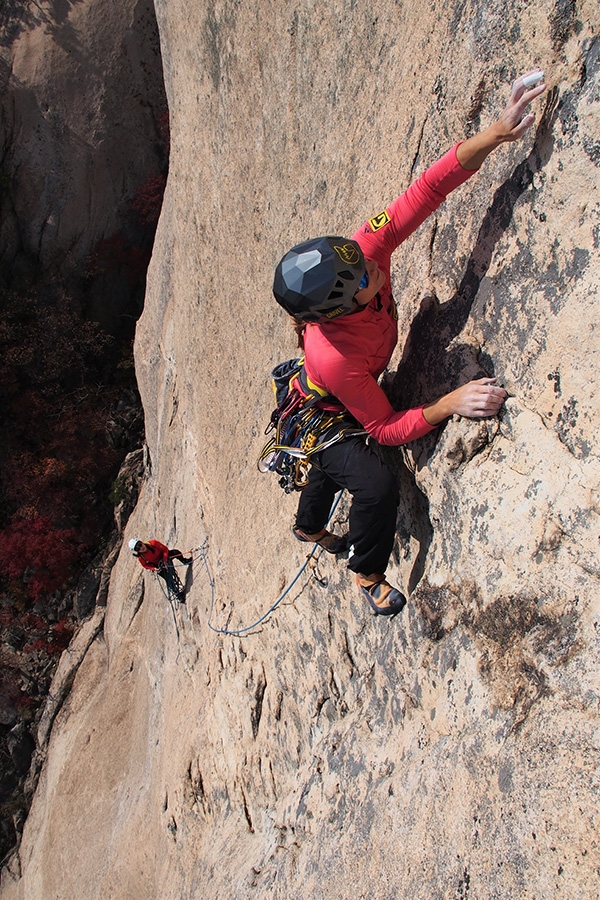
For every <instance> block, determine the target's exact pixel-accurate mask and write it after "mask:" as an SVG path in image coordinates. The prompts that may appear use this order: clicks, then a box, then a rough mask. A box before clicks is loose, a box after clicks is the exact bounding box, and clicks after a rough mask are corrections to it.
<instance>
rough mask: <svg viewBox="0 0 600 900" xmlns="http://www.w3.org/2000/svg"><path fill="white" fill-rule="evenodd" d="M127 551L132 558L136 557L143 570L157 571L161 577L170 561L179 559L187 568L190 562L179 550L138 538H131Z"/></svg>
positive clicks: (158, 542)
mask: <svg viewBox="0 0 600 900" xmlns="http://www.w3.org/2000/svg"><path fill="white" fill-rule="evenodd" d="M129 549H130V550H131V552H132V553H133V555H134V556H137V558H138V560H139V562H140V565H142V566H143V567H144V569H150V570H151V571H152V572H156V571H157V572H158V574H159V575H162V573H163V570H164V569H165V568H166V566H167V564H168V563H169V562H170V560H172V559H179V560H181V562H182V563H183V565H186V566H189V564H190V563H191V562H192V559H191V557H190V558H186V557H185V556H184V555H183V553H182V552H181V550H169V548H168V547H167V546H166V545H165V544H161V542H160V541H155V540H152V541H140V540H139V538H131V540H130V541H129ZM163 577H164V575H163Z"/></svg>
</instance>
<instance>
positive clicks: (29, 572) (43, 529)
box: [0, 515, 84, 602]
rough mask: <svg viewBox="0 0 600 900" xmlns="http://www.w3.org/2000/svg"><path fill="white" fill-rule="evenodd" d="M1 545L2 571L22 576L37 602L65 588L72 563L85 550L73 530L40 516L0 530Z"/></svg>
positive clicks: (20, 577) (14, 577) (18, 520)
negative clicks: (58, 526) (57, 525)
mask: <svg viewBox="0 0 600 900" xmlns="http://www.w3.org/2000/svg"><path fill="white" fill-rule="evenodd" d="M0 546H1V547H2V563H1V566H2V570H3V572H2V574H4V575H6V576H7V577H8V578H9V579H23V581H24V582H25V584H26V589H27V593H28V594H29V596H30V598H31V599H32V600H33V601H34V602H35V601H36V600H41V599H42V597H44V596H45V595H47V594H51V593H52V592H53V591H55V590H57V589H58V588H61V587H63V585H64V584H65V583H66V582H67V581H68V580H69V577H70V575H71V565H72V563H73V562H75V560H76V559H77V558H78V557H79V556H80V555H81V553H82V552H83V550H84V548H83V547H82V546H81V545H80V544H79V542H78V541H77V540H76V535H75V532H74V531H73V530H72V529H69V528H62V529H58V528H56V527H55V526H54V525H53V523H52V521H51V520H50V519H48V518H46V517H44V516H38V515H36V516H35V517H34V518H33V519H31V520H28V519H21V518H15V519H14V520H13V521H12V522H11V524H10V525H9V526H8V528H5V529H4V530H3V531H1V532H0Z"/></svg>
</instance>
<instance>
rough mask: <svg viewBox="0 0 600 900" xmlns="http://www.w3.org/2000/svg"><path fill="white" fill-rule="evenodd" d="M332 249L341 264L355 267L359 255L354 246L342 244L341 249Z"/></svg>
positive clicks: (336, 247)
mask: <svg viewBox="0 0 600 900" xmlns="http://www.w3.org/2000/svg"><path fill="white" fill-rule="evenodd" d="M333 249H334V250H335V252H336V253H337V255H338V256H339V258H340V259H341V260H342V262H343V263H346V265H348V266H355V265H356V264H357V263H358V262H360V253H359V252H358V250H357V249H356V247H355V246H354V244H342V246H341V247H338V246H335V247H334V248H333Z"/></svg>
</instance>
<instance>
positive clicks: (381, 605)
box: [356, 574, 406, 616]
mask: <svg viewBox="0 0 600 900" xmlns="http://www.w3.org/2000/svg"><path fill="white" fill-rule="evenodd" d="M356 583H357V585H358V586H359V588H360V591H361V594H363V596H364V597H365V598H366V599H367V600H368V601H369V603H370V604H371V608H372V609H373V612H374V613H375V615H377V616H395V615H396V613H399V612H401V611H402V610H403V609H404V607H405V606H406V597H405V596H404V594H401V593H400V591H398V590H397V589H396V588H395V587H392V586H391V584H388V583H387V581H386V580H385V575H377V574H373V575H360V574H358V575H357V576H356Z"/></svg>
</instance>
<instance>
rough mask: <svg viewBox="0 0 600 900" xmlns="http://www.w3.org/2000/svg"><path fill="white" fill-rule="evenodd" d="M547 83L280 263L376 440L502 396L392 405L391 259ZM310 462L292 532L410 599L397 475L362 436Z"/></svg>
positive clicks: (408, 437)
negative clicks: (352, 222)
mask: <svg viewBox="0 0 600 900" xmlns="http://www.w3.org/2000/svg"><path fill="white" fill-rule="evenodd" d="M540 82H542V83H540ZM545 89H546V86H545V84H543V73H541V72H539V71H537V70H536V71H532V72H529V73H527V74H526V75H522V76H520V77H519V78H517V80H516V81H515V82H514V84H513V87H512V92H511V95H510V99H509V101H508V104H507V106H506V109H505V110H504V112H503V113H502V115H501V116H500V118H499V119H498V121H497V122H495V123H494V124H493V125H490V126H489V127H488V128H486V129H485V130H483V131H482V132H480V133H479V134H477V135H475V136H474V137H471V138H468V139H467V140H465V141H463V142H462V143H458V144H456V145H455V146H454V147H452V149H451V150H449V151H448V152H447V153H446V154H445V155H444V156H442V158H441V159H440V160H438V162H436V163H434V165H433V166H431V168H429V169H428V170H427V171H426V172H424V173H423V174H422V175H421V176H420V177H419V178H418V179H417V180H416V181H415V182H414V183H413V184H412V185H411V186H410V187H409V188H408V190H406V191H405V192H404V193H403V194H402V195H401V196H400V197H398V198H397V199H396V200H395V201H394V202H393V203H392V204H391V205H390V206H388V207H387V208H386V209H385V210H383V212H381V213H379V215H377V216H374V217H373V218H372V219H369V220H368V221H367V222H366V223H365V224H364V225H363V226H362V227H361V228H359V230H358V231H356V232H355V233H354V235H353V236H352V238H351V239H348V238H343V237H323V238H317V239H315V240H311V241H307V242H305V243H303V244H299V245H298V246H296V247H293V248H292V249H291V250H290V251H289V252H288V253H286V254H285V256H284V257H283V258H282V260H281V261H280V263H279V265H278V266H277V269H276V272H275V280H274V284H273V292H274V294H275V298H276V300H277V301H278V303H280V304H281V306H283V308H284V309H285V310H286V311H287V312H288V313H289V314H290V315H291V316H292V317H293V318H294V320H295V323H296V330H297V332H298V333H299V335H300V336H301V340H302V346H303V349H304V354H305V362H304V367H305V374H306V376H307V378H308V383H309V384H312V385H316V387H317V388H318V389H320V390H321V391H323V392H326V393H327V394H329V395H331V396H332V397H333V398H336V399H337V400H338V401H340V403H341V404H342V405H343V406H344V407H345V408H346V410H348V412H349V413H350V414H351V416H352V417H353V418H354V419H355V420H356V421H357V422H359V423H360V425H362V426H363V428H364V429H365V430H366V431H367V433H368V435H369V436H371V437H373V438H375V439H376V440H377V441H378V442H379V443H380V444H388V445H392V446H395V445H399V444H404V443H406V442H407V441H412V440H414V439H415V438H419V437H422V436H423V435H425V434H427V433H428V432H429V431H431V430H432V429H434V428H435V427H436V426H437V425H440V424H441V423H442V422H444V421H445V419H447V418H448V417H449V416H452V415H454V414H457V415H460V416H466V417H469V418H482V417H486V416H494V415H496V414H497V413H498V411H499V409H500V407H501V406H502V404H503V403H504V400H505V399H506V396H507V394H506V391H505V390H504V389H503V388H502V387H500V386H499V385H498V384H496V379H495V378H479V379H477V380H475V381H471V382H469V383H468V384H465V385H463V386H462V387H459V388H457V389H456V390H454V391H452V392H451V393H449V394H446V395H444V396H443V397H440V398H438V399H437V400H433V401H432V402H431V403H426V404H424V405H423V406H420V407H418V408H416V409H409V410H402V411H399V412H398V411H396V410H394V409H393V408H392V406H391V405H390V402H389V400H388V398H387V396H386V395H385V393H384V391H383V390H382V389H381V387H380V386H379V384H378V383H377V379H378V378H379V376H380V375H381V374H382V373H383V371H384V369H385V368H386V366H387V364H388V363H389V361H390V358H391V355H392V352H393V350H394V347H395V346H396V342H397V340H398V330H397V313H396V304H395V301H394V298H393V296H392V286H391V280H390V257H391V255H392V252H393V251H394V250H395V249H396V248H397V247H398V246H399V245H400V244H401V243H402V242H403V241H404V240H406V238H407V237H408V236H409V235H410V234H412V233H413V231H415V229H416V228H418V226H419V225H420V224H421V223H422V222H423V221H424V220H425V219H426V218H427V217H428V216H429V215H430V214H431V213H432V212H434V211H435V210H436V209H437V208H438V206H439V205H440V204H441V203H442V202H443V201H444V200H445V199H446V196H447V195H448V194H449V193H450V192H451V191H452V190H454V188H456V187H458V186H459V185H461V184H463V183H464V182H465V181H467V179H468V178H470V177H471V176H472V175H474V174H475V172H476V171H477V170H478V169H479V167H480V166H481V165H482V163H483V162H484V160H485V159H486V157H487V156H488V155H489V154H490V153H491V152H492V150H494V149H496V148H497V147H499V146H500V145H501V144H503V143H506V142H509V141H516V140H518V139H519V138H520V137H521V136H522V135H523V134H524V133H525V131H526V130H527V129H528V128H529V127H530V126H531V124H532V123H533V121H534V116H533V115H532V114H531V113H527V112H526V110H527V107H528V106H529V104H530V103H531V102H532V101H533V100H535V99H536V97H539V96H540V95H541V94H542V93H543V92H544V91H545ZM311 462H314V465H313V466H312V467H311V469H310V472H309V477H308V483H307V485H306V487H304V488H303V490H302V493H301V495H300V501H299V504H298V512H297V516H296V525H295V528H294V532H295V535H296V537H297V538H298V539H299V540H302V541H312V542H315V543H317V544H320V545H321V546H323V547H324V548H325V549H326V550H328V551H329V552H331V553H337V552H339V551H341V550H342V549H344V547H346V546H347V548H348V551H349V552H348V566H349V568H350V569H351V570H352V571H353V572H354V573H355V575H356V580H357V583H358V586H359V588H360V590H361V592H362V593H363V595H364V596H365V597H366V599H367V600H368V601H369V603H370V604H371V606H372V608H373V610H374V611H375V613H377V614H379V615H392V614H394V613H397V612H399V611H400V610H401V609H402V608H403V607H404V605H405V604H406V598H405V597H404V595H403V594H401V593H400V591H399V590H397V589H396V588H395V587H392V586H391V585H390V584H389V583H388V582H387V581H386V578H385V570H386V567H387V564H388V561H389V557H390V554H391V551H392V547H393V542H394V538H395V530H396V514H397V508H398V503H399V495H398V486H397V483H396V479H395V478H394V476H393V475H392V473H391V472H390V470H389V469H388V468H387V466H386V465H385V464H384V462H383V461H382V460H381V459H380V457H379V456H378V455H377V454H376V453H375V452H374V450H373V449H372V447H370V446H368V445H367V443H366V442H365V439H364V438H360V437H356V436H355V437H350V438H347V439H345V440H343V441H341V442H339V443H337V444H334V445H333V446H330V447H328V448H327V449H324V450H322V451H320V452H318V453H316V454H315V455H314V456H312V457H311ZM341 488H345V489H347V490H348V491H349V492H350V494H351V495H352V504H351V508H350V518H349V531H348V535H347V538H340V537H338V536H336V535H333V534H331V533H330V532H328V531H326V529H325V524H326V523H327V519H328V515H329V511H330V509H331V505H332V501H333V498H334V495H335V493H336V492H337V491H339V490H340V489H341Z"/></svg>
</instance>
